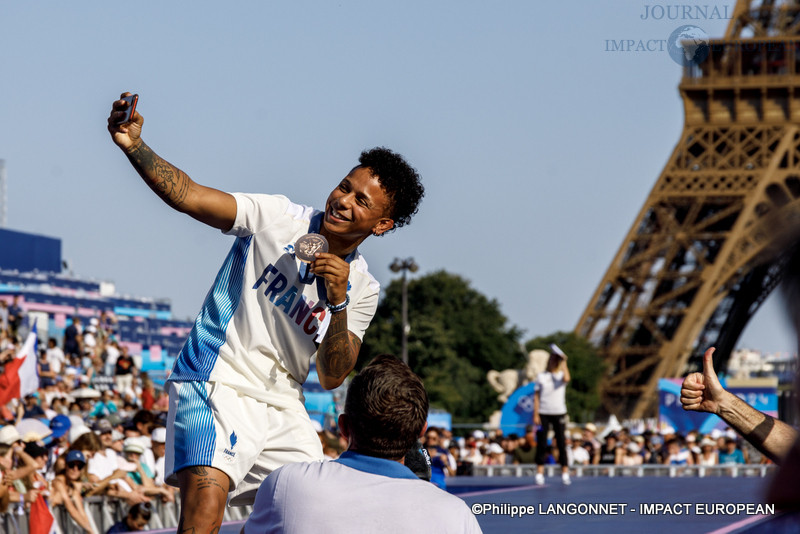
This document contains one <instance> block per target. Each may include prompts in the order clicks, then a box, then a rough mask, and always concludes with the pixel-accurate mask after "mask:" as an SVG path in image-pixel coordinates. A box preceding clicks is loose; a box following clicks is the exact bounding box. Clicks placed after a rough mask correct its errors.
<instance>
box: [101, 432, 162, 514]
mask: <svg viewBox="0 0 800 534" xmlns="http://www.w3.org/2000/svg"><path fill="white" fill-rule="evenodd" d="M94 432H95V435H97V437H98V439H99V440H100V445H101V448H100V450H98V451H97V452H95V453H94V454H93V455H92V457H91V458H89V467H88V469H89V479H90V480H91V481H92V482H94V483H95V484H96V487H95V489H96V492H94V493H93V494H95V495H108V496H110V497H116V498H118V499H123V500H124V501H125V502H126V503H127V504H128V505H131V504H135V503H137V502H146V501H149V498H148V497H146V496H145V495H144V493H142V492H136V491H134V489H133V488H132V487H131V484H129V483H128V481H127V480H126V479H127V478H128V471H126V470H125V466H124V464H123V462H124V460H123V458H122V456H120V455H119V454H118V453H117V451H115V450H114V449H113V447H112V444H113V438H114V430H113V429H112V427H111V423H109V422H108V421H107V420H105V419H101V420H100V421H98V422H97V423H96V424H95V430H94ZM117 436H118V437H119V438H120V443H121V439H122V434H119V432H117Z"/></svg>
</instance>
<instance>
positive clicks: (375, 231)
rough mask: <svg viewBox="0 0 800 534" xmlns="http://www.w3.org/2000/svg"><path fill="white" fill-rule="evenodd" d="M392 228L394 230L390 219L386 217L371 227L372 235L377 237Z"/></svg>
mask: <svg viewBox="0 0 800 534" xmlns="http://www.w3.org/2000/svg"><path fill="white" fill-rule="evenodd" d="M392 228H394V221H393V220H392V219H389V218H388V217H387V218H384V219H381V220H380V221H378V222H377V223H376V224H375V226H373V227H372V235H375V236H378V235H381V234H384V233H386V232H388V231H389V230H391V229H392Z"/></svg>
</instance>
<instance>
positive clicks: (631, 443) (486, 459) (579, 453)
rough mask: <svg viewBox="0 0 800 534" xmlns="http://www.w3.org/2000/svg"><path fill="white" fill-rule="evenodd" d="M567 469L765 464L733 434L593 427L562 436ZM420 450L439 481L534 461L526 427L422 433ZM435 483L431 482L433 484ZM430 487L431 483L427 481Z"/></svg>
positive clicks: (552, 457) (532, 436) (551, 447)
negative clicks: (507, 431)
mask: <svg viewBox="0 0 800 534" xmlns="http://www.w3.org/2000/svg"><path fill="white" fill-rule="evenodd" d="M566 439H567V455H568V458H567V460H568V464H569V465H570V466H571V467H575V466H581V465H584V466H585V465H617V466H637V465H645V464H649V465H673V466H684V465H701V466H715V465H726V464H760V463H770V460H769V459H768V458H766V457H765V456H763V455H761V454H760V453H759V452H758V451H756V450H755V449H754V448H753V447H752V446H750V445H749V444H748V443H747V442H746V441H744V440H742V439H741V438H740V437H739V436H738V435H737V434H736V433H735V432H734V431H733V430H730V429H726V430H724V431H721V430H716V429H715V430H713V431H711V432H710V433H709V434H707V435H701V434H700V433H699V432H697V431H692V432H688V433H686V434H685V435H682V434H679V433H676V432H675V431H674V430H670V429H667V430H666V431H663V432H657V431H652V430H646V431H644V432H642V433H639V434H633V433H632V432H631V431H630V430H628V429H626V428H621V429H618V430H615V431H608V432H603V433H598V428H597V426H596V425H595V424H593V423H588V424H586V425H583V426H574V427H573V428H572V429H571V430H570V431H569V432H567V435H566ZM423 443H424V446H425V447H426V448H427V449H428V453H429V455H430V457H431V459H432V463H433V465H434V469H436V468H437V463H438V464H444V465H443V466H442V467H441V469H440V470H441V476H440V477H439V480H441V481H442V484H444V482H443V480H444V477H445V476H452V475H470V474H472V472H473V468H474V466H476V465H519V464H533V463H534V459H535V457H536V447H537V446H538V444H537V443H536V429H535V428H534V427H533V426H528V427H527V428H526V429H525V433H524V435H522V436H519V435H517V434H508V435H505V434H503V432H502V431H501V430H491V431H488V432H485V431H483V430H475V431H473V432H472V433H471V434H470V435H469V436H466V437H454V436H453V434H452V432H450V431H449V430H446V429H442V428H430V427H429V428H428V430H427V432H426V434H425V437H424V442H423ZM544 446H545V447H547V449H546V450H547V451H548V452H547V461H546V463H548V464H553V465H556V464H558V463H559V462H558V447H556V446H555V444H554V443H553V440H552V436H551V437H550V438H549V439H548V442H547V443H546V444H544ZM435 478H436V477H434V480H435ZM432 481H433V480H432Z"/></svg>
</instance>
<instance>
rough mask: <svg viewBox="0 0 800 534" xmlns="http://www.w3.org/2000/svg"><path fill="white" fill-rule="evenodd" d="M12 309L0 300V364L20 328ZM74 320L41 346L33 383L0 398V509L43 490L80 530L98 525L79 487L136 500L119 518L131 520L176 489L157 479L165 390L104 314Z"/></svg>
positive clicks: (19, 337) (27, 504)
mask: <svg viewBox="0 0 800 534" xmlns="http://www.w3.org/2000/svg"><path fill="white" fill-rule="evenodd" d="M18 310H19V308H18V306H16V302H15V303H14V304H12V306H8V305H5V306H2V305H0V365H2V366H4V365H5V363H6V362H8V361H9V360H10V359H11V358H13V357H14V356H15V355H16V354H17V352H18V351H19V349H20V347H21V345H22V341H23V335H24V334H26V333H27V332H26V324H25V323H26V321H25V318H24V314H23V313H22V312H21V311H18ZM16 318H19V320H16ZM82 323H83V321H82V320H81V318H80V317H75V318H74V319H73V320H72V322H71V324H70V325H69V326H68V327H67V328H66V330H65V332H64V339H63V343H61V344H59V343H58V341H57V340H56V339H54V338H51V339H49V340H48V343H47V346H46V347H41V348H40V350H39V353H38V354H37V356H38V362H37V370H38V374H39V389H38V390H37V391H35V392H33V393H31V394H29V395H26V396H25V397H24V398H22V399H12V400H11V401H10V402H9V403H7V404H6V405H3V406H0V510H2V511H6V510H11V511H12V513H15V512H16V513H24V512H25V511H27V510H30V508H31V506H32V505H34V503H35V502H36V501H37V500H38V498H39V497H40V496H44V497H45V498H46V499H47V502H48V504H49V506H50V507H51V509H55V508H56V507H59V506H62V507H63V508H64V509H65V510H66V511H67V513H68V515H69V517H70V518H71V520H72V521H73V522H74V523H75V524H77V525H78V526H79V527H81V528H82V529H83V530H84V531H86V532H90V533H92V534H103V533H99V532H98V533H95V526H94V525H93V524H92V522H91V521H90V519H89V517H88V516H87V513H86V510H85V507H84V506H83V500H84V499H85V498H86V497H92V496H106V497H109V498H115V499H119V500H120V501H122V502H124V503H125V505H126V506H127V507H129V508H133V507H134V506H135V507H136V508H135V509H134V510H135V512H136V513H135V514H134V516H133V517H131V518H126V521H128V522H129V523H132V524H133V523H136V522H137V521H139V522H141V520H142V518H143V517H147V518H149V517H150V511H149V510H150V509H149V508H148V507H149V505H150V503H151V502H152V501H153V500H154V499H160V500H161V501H163V502H174V501H175V499H176V497H177V495H178V493H177V489H175V488H172V487H171V486H167V485H165V484H164V453H165V451H164V449H165V441H166V411H167V405H168V398H167V396H166V395H165V394H164V393H163V391H162V390H161V389H160V388H157V387H156V385H155V383H154V382H153V381H152V380H151V379H150V378H149V377H148V375H147V373H146V372H140V371H139V367H138V366H137V364H136V360H135V358H134V357H133V356H132V355H130V354H129V353H128V349H127V347H126V346H125V344H124V343H122V342H121V340H119V339H118V338H117V334H116V332H115V330H116V329H115V326H116V321H115V319H114V317H113V315H111V314H109V313H103V314H102V315H100V316H99V317H92V318H89V319H88V321H87V325H86V326H85V327H84V326H83V324H82ZM0 370H1V369H0ZM117 528H118V529H119V528H122V527H121V526H119V525H117ZM117 531H119V530H117Z"/></svg>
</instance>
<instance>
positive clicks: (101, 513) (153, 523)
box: [0, 497, 253, 534]
mask: <svg viewBox="0 0 800 534" xmlns="http://www.w3.org/2000/svg"><path fill="white" fill-rule="evenodd" d="M151 505H152V516H151V517H150V522H149V523H148V525H147V528H148V529H150V530H154V529H162V528H172V527H177V526H178V519H179V517H180V503H179V502H177V501H176V502H171V503H163V502H161V501H160V500H153V501H151ZM84 508H85V510H86V514H87V515H88V517H89V521H90V522H91V523H92V526H93V527H94V530H95V532H97V533H98V534H105V532H106V531H107V530H108V529H109V528H111V526H112V525H113V524H114V523H116V522H118V521H121V520H122V519H123V518H124V517H125V515H126V514H127V513H128V508H129V506H128V505H127V504H125V503H124V502H122V501H120V500H118V499H111V498H108V497H85V498H84ZM52 511H53V516H54V517H55V520H56V522H57V523H58V526H59V528H60V529H61V534H83V533H84V530H83V528H81V527H80V526H78V524H77V523H75V521H73V520H72V518H71V517H70V516H69V513H68V512H67V509H66V508H64V507H63V506H56V507H55V508H54V509H53V510H52ZM252 511H253V507H252V506H238V507H231V508H226V509H225V516H224V520H225V521H237V520H240V519H246V518H247V517H248V516H249V515H250V513H251V512H252ZM29 520H30V518H29V516H28V513H27V512H26V511H25V510H23V509H21V508H18V506H17V505H16V504H12V505H10V506H9V508H8V510H7V511H6V513H2V514H0V533H8V534H28V533H29V532H30V529H29Z"/></svg>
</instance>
